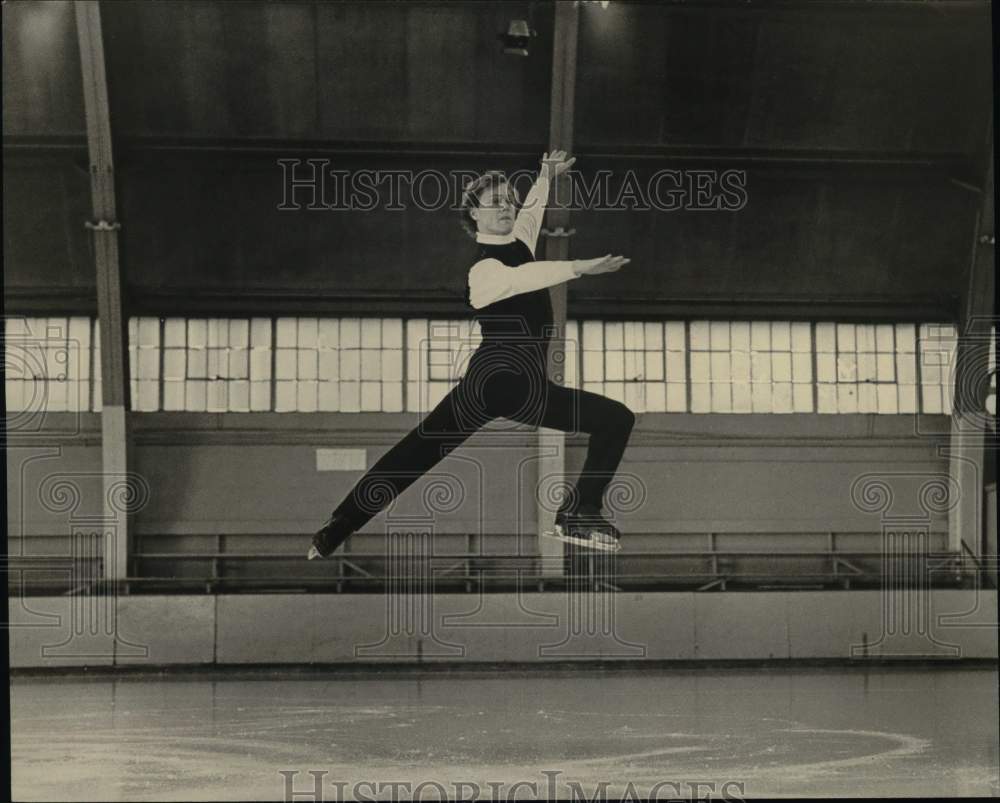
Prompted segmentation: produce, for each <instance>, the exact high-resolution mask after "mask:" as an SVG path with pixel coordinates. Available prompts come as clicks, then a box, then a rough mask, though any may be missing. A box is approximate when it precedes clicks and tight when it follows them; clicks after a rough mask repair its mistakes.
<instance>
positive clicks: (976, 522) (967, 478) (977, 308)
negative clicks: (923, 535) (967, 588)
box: [948, 137, 996, 556]
mask: <svg viewBox="0 0 1000 803" xmlns="http://www.w3.org/2000/svg"><path fill="white" fill-rule="evenodd" d="M990 143H991V144H992V137H991V138H990ZM994 214H995V207H994V201H993V154H992V152H991V154H990V162H989V168H988V170H987V172H986V181H985V182H983V205H982V208H981V209H980V211H979V220H978V222H977V225H976V230H975V242H974V243H973V250H972V260H971V266H970V269H969V283H968V286H967V287H966V296H965V298H964V299H963V303H962V310H961V314H960V317H959V321H958V345H957V348H956V350H955V372H954V376H953V382H954V387H953V394H952V399H953V401H952V414H951V437H950V441H949V446H948V473H949V475H950V477H951V480H952V487H954V488H957V489H958V493H959V498H958V500H957V501H956V503H955V504H954V505H951V507H950V508H949V512H948V547H949V549H950V550H952V551H959V550H960V549H961V548H962V543H963V542H964V543H965V544H966V546H968V547H969V549H971V550H972V552H973V553H974V554H975V555H977V556H979V555H982V554H983V539H984V536H985V531H984V521H983V509H984V493H985V488H984V479H985V473H984V469H985V462H984V458H986V459H990V460H993V459H995V456H994V455H988V456H987V455H985V454H984V446H985V435H986V428H987V423H986V417H987V413H986V395H987V389H988V387H989V378H988V377H987V361H988V355H989V344H990V328H991V325H992V324H994V323H995V322H996V317H995V315H996V312H995V310H994V309H993V294H994V292H995V283H996V275H995V263H994V255H995V249H996V246H995V238H996V226H995V220H994Z"/></svg>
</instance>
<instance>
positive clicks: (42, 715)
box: [11, 665, 1000, 801]
mask: <svg viewBox="0 0 1000 803" xmlns="http://www.w3.org/2000/svg"><path fill="white" fill-rule="evenodd" d="M997 695H998V692H997V669H996V667H989V666H987V667H984V668H949V667H934V666H930V667H928V666H926V665H924V666H913V667H908V666H903V667H899V666H882V667H869V668H863V667H829V668H809V667H806V668H801V667H798V668H793V667H781V668H771V667H763V668H745V667H743V668H732V669H730V668H722V669H719V668H712V669H706V668H666V669H663V668H660V669H655V670H654V669H642V670H640V669H632V668H622V669H616V668H613V667H606V668H600V669H580V668H571V669H560V670H552V669H549V668H543V667H539V668H537V669H532V670H525V669H518V670H496V671H472V672H470V671H450V670H446V669H444V668H443V667H442V668H436V669H435V668H433V667H428V668H427V669H425V670H420V671H419V672H400V671H398V670H397V671H395V672H391V673H367V674H366V673H360V672H359V671H358V670H357V669H351V670H349V671H347V670H341V671H336V670H332V669H331V670H328V671H277V670H276V671H263V670H262V671H259V672H253V673H251V672H245V671H241V672H238V673H236V672H232V673H226V672H224V671H212V672H207V671H201V672H183V671H181V670H176V671H174V672H171V673H169V674H165V675H159V674H152V673H150V674H139V675H128V676H119V677H117V678H116V677H112V676H108V675H104V676H95V677H78V676H61V677H53V676H44V677H38V676H15V677H14V678H13V679H12V681H11V720H12V724H11V746H12V760H13V791H14V798H15V800H113V801H118V800H282V799H286V793H287V792H288V790H289V788H291V790H293V791H295V792H297V793H299V794H300V797H299V798H298V799H300V800H302V799H319V798H313V797H312V792H313V790H314V789H316V786H315V784H316V782H317V779H319V783H320V792H321V794H322V799H326V800H337V799H348V798H355V797H356V798H362V799H363V798H369V799H384V800H389V799H393V796H394V795H395V797H396V798H397V799H411V798H412V797H414V796H419V797H421V798H422V799H425V800H438V799H441V797H442V791H441V790H442V789H443V790H444V792H445V793H447V794H448V795H449V796H451V797H454V793H455V790H456V788H457V789H459V790H460V791H464V793H465V796H466V797H468V796H470V794H471V792H470V790H473V789H474V788H475V787H474V786H471V785H472V784H477V785H478V786H479V787H480V788H481V789H482V794H483V798H484V799H489V798H490V797H492V796H496V795H495V794H494V792H491V789H492V790H499V795H500V796H502V797H505V798H506V797H507V796H508V794H515V795H516V799H518V800H527V799H542V798H545V797H548V796H549V795H550V794H551V792H552V791H553V789H555V791H556V792H557V794H558V795H559V796H561V797H570V795H571V794H572V787H571V786H569V784H571V783H576V784H579V788H580V790H581V791H582V792H583V793H584V794H586V795H587V797H588V799H589V798H591V797H592V796H593V795H594V793H595V791H600V790H601V789H604V790H605V794H606V795H607V796H609V797H620V796H622V795H624V794H629V787H628V784H629V783H630V782H631V783H632V786H633V788H634V790H635V792H634V794H635V796H636V797H639V796H642V797H646V796H649V795H650V794H651V792H652V793H653V794H659V795H660V796H661V797H662V798H664V799H669V798H671V797H678V796H682V797H689V796H692V790H693V789H695V787H694V786H693V784H695V783H700V784H702V786H701V787H700V788H701V789H702V794H703V795H704V794H705V790H709V789H711V790H714V794H713V797H714V798H715V799H719V797H720V795H721V794H722V792H723V791H726V792H727V793H728V795H729V797H730V799H733V798H734V797H747V798H751V797H761V796H782V795H823V796H840V795H843V796H896V795H911V796H912V795H920V796H931V795H974V796H979V795H982V796H988V795H996V794H998V793H1000V783H998V760H1000V758H998V747H997V743H998V718H997V710H998V709H997V706H998V699H997ZM310 772H313V773H315V775H310ZM283 773H284V774H283ZM393 782H399V783H401V784H406V785H400V786H395V787H394V786H392V785H391V784H392V783H393ZM518 782H522V784H521V785H520V786H519V787H518V788H517V789H514V788H513V785H514V784H516V783H518ZM420 783H424V784H425V785H424V786H423V787H421V788H420V789H419V790H418V789H417V786H418V784H420ZM727 783H728V784H729V786H728V787H727V788H726V789H725V790H723V786H724V785H725V784H727ZM435 784H436V785H435ZM456 784H466V786H465V787H456ZM490 784H493V786H492V787H491V786H490ZM498 784H502V786H497V785H498ZM553 784H554V785H555V786H553ZM602 784H606V785H605V786H602ZM656 784H661V786H660V787H658V790H656V789H653V787H654V786H655V785H656ZM289 785H290V786H289ZM675 790H680V795H678V794H676V792H675ZM741 790H742V791H741ZM302 793H305V796H304V797H303V796H301V795H302ZM511 799H515V798H514V797H511Z"/></svg>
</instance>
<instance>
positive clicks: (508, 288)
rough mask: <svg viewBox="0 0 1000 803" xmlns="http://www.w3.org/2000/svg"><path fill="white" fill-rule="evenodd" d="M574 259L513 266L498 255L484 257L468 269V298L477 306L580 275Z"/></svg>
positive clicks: (560, 282) (477, 307)
mask: <svg viewBox="0 0 1000 803" xmlns="http://www.w3.org/2000/svg"><path fill="white" fill-rule="evenodd" d="M574 265H575V263H574V262H573V260H570V259H567V260H559V261H548V262H526V263H525V264H523V265H521V266H520V267H518V268H510V267H507V266H506V265H504V264H503V262H501V261H500V260H499V259H481V260H479V262H477V263H476V264H475V265H473V266H472V269H471V270H470V271H469V302H470V303H471V304H472V307H473V308H474V309H482V308H483V307H485V306H488V305H489V304H494V303H496V302H497V301H502V300H503V299H505V298H510V297H511V296H517V295H521V294H522V293H530V292H533V291H534V290H541V289H543V288H545V287H552V286H553V285H557V284H562V283H563V282H565V281H568V280H570V279H575V278H577V277H578V276H579V275H580V274H578V273H577V272H576V270H575V268H574Z"/></svg>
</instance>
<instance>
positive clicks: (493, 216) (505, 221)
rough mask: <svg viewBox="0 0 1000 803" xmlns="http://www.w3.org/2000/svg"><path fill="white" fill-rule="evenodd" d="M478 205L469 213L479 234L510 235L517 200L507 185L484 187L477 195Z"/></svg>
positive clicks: (512, 228)
mask: <svg viewBox="0 0 1000 803" xmlns="http://www.w3.org/2000/svg"><path fill="white" fill-rule="evenodd" d="M478 197H479V204H478V205H477V206H474V207H473V208H472V210H471V211H470V213H469V214H470V215H471V216H472V219H473V220H475V221H476V228H477V230H478V231H479V232H480V233H481V234H510V233H511V232H512V231H513V230H514V218H515V216H516V214H517V199H516V197H515V196H514V190H513V188H511V187H510V186H508V185H507V184H497V185H496V186H493V187H485V188H484V189H483V190H482V192H480V193H479V196H478Z"/></svg>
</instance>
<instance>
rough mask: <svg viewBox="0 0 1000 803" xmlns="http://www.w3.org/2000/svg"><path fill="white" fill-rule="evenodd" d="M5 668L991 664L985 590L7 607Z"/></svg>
mask: <svg viewBox="0 0 1000 803" xmlns="http://www.w3.org/2000/svg"><path fill="white" fill-rule="evenodd" d="M8 606H9V614H10V629H9V637H10V666H11V668H12V669H58V668H72V667H95V668H96V667H113V666H121V667H134V668H142V667H150V668H152V667H161V666H199V665H200V666H210V665H226V666H232V665H237V666H238V665H246V666H250V665H308V664H313V665H327V664H328V665H351V664H358V665H362V664H363V665H371V664H384V665H411V664H435V663H438V664H442V665H445V664H447V665H458V666H460V665H461V664H463V663H468V664H469V665H473V664H482V663H494V664H524V663H529V664H531V663H538V664H547V663H551V664H557V663H565V662H567V661H569V662H572V661H581V662H593V661H599V662H608V661H628V662H630V663H635V664H642V663H643V662H657V661H719V660H734V661H736V660H744V661H746V660H749V661H755V660H756V661H767V662H773V661H778V662H780V661H783V660H788V661H795V660H820V659H826V660H830V661H857V662H859V663H861V662H864V661H865V660H897V659H898V660H922V659H923V660H926V659H933V660H944V661H958V660H962V659H979V660H982V659H987V660H994V661H995V660H997V594H996V591H995V590H975V589H966V590H956V589H933V590H930V591H922V592H919V593H916V592H908V591H906V590H898V591H894V592H891V593H890V592H888V591H878V590H875V591H796V592H786V591H761V592H725V593H695V592H664V593H632V592H627V593H623V592H619V593H610V592H600V591H598V592H594V591H590V590H588V591H574V592H570V593H567V592H549V593H523V594H520V595H518V594H513V593H503V594H483V595H475V594H470V595H460V594H455V595H451V594H438V595H423V594H413V595H408V596H403V595H390V594H329V595H328V594H233V595H216V596H210V595H203V596H194V595H192V596H186V595H177V596H153V595H150V596H122V597H117V598H116V597H88V596H59V597H28V598H11V599H9V600H8Z"/></svg>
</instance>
